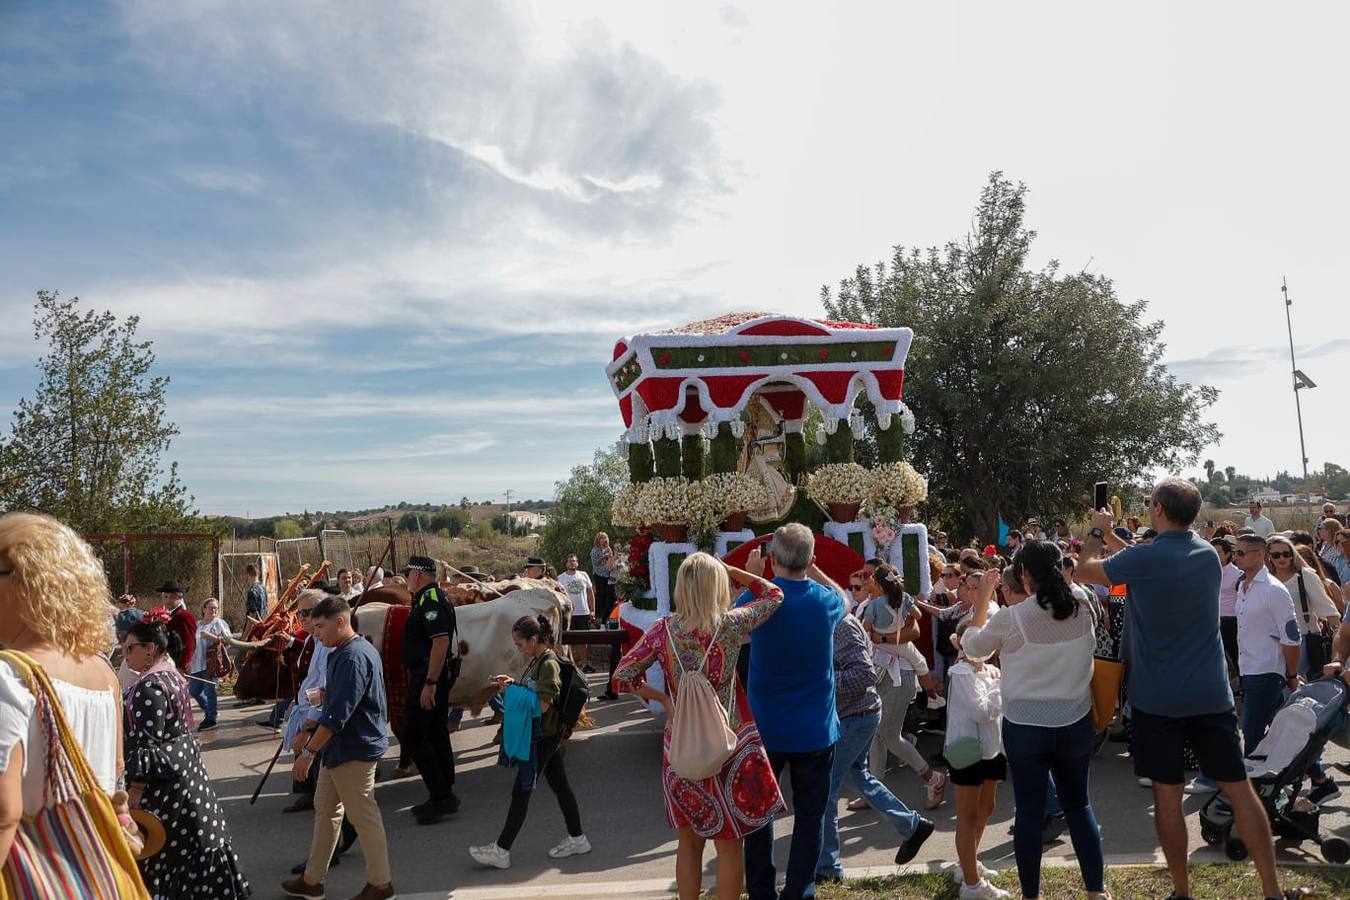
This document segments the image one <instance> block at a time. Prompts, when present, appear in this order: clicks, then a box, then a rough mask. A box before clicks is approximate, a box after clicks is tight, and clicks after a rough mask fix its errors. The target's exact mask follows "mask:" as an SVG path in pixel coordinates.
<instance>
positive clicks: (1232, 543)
mask: <svg viewBox="0 0 1350 900" xmlns="http://www.w3.org/2000/svg"><path fill="white" fill-rule="evenodd" d="M1210 543H1211V544H1223V545H1224V546H1225V547H1227V548H1228V549H1229V550H1232V549H1233V548H1234V547H1236V546H1237V538H1235V537H1233V536H1232V535H1231V534H1221V535H1219V536H1218V537H1216V538H1212V539H1211V540H1210Z"/></svg>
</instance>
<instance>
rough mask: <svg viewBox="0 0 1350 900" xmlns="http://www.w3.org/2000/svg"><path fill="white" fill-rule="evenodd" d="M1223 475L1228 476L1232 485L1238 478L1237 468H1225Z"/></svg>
mask: <svg viewBox="0 0 1350 900" xmlns="http://www.w3.org/2000/svg"><path fill="white" fill-rule="evenodd" d="M1223 474H1224V475H1227V476H1228V483H1229V484H1232V483H1233V479H1234V478H1236V477H1237V466H1224V467H1223Z"/></svg>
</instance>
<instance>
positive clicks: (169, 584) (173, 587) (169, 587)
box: [159, 581, 187, 596]
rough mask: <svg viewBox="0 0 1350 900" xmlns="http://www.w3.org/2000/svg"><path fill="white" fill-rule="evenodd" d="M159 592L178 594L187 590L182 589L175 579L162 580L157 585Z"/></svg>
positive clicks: (180, 594)
mask: <svg viewBox="0 0 1350 900" xmlns="http://www.w3.org/2000/svg"><path fill="white" fill-rule="evenodd" d="M159 592H160V593H161V594H178V595H179V596H182V595H183V594H186V593H187V591H185V590H183V586H182V585H181V584H179V583H178V582H176V581H166V582H164V583H163V584H161V585H160V586H159Z"/></svg>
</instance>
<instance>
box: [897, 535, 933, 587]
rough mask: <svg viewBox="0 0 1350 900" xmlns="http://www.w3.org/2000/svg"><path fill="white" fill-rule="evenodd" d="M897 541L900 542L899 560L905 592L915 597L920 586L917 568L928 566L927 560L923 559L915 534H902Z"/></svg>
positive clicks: (917, 537)
mask: <svg viewBox="0 0 1350 900" xmlns="http://www.w3.org/2000/svg"><path fill="white" fill-rule="evenodd" d="M898 540H899V541H900V558H901V560H903V562H904V566H905V591H906V592H908V593H910V594H915V595H917V594H918V593H919V586H920V585H921V584H922V582H921V581H920V577H919V571H920V570H919V567H920V566H926V565H928V560H927V559H925V558H924V555H923V553H922V552H921V548H920V547H919V536H918V535H917V534H902V535H900V536H899V538H898Z"/></svg>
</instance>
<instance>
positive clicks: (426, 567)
mask: <svg viewBox="0 0 1350 900" xmlns="http://www.w3.org/2000/svg"><path fill="white" fill-rule="evenodd" d="M414 569H416V570H417V571H419V572H426V573H428V574H430V575H435V574H436V560H434V559H432V558H431V557H430V556H410V557H408V564H407V565H406V566H404V567H403V574H404V575H407V574H408V573H409V572H411V571H413V570H414Z"/></svg>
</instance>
